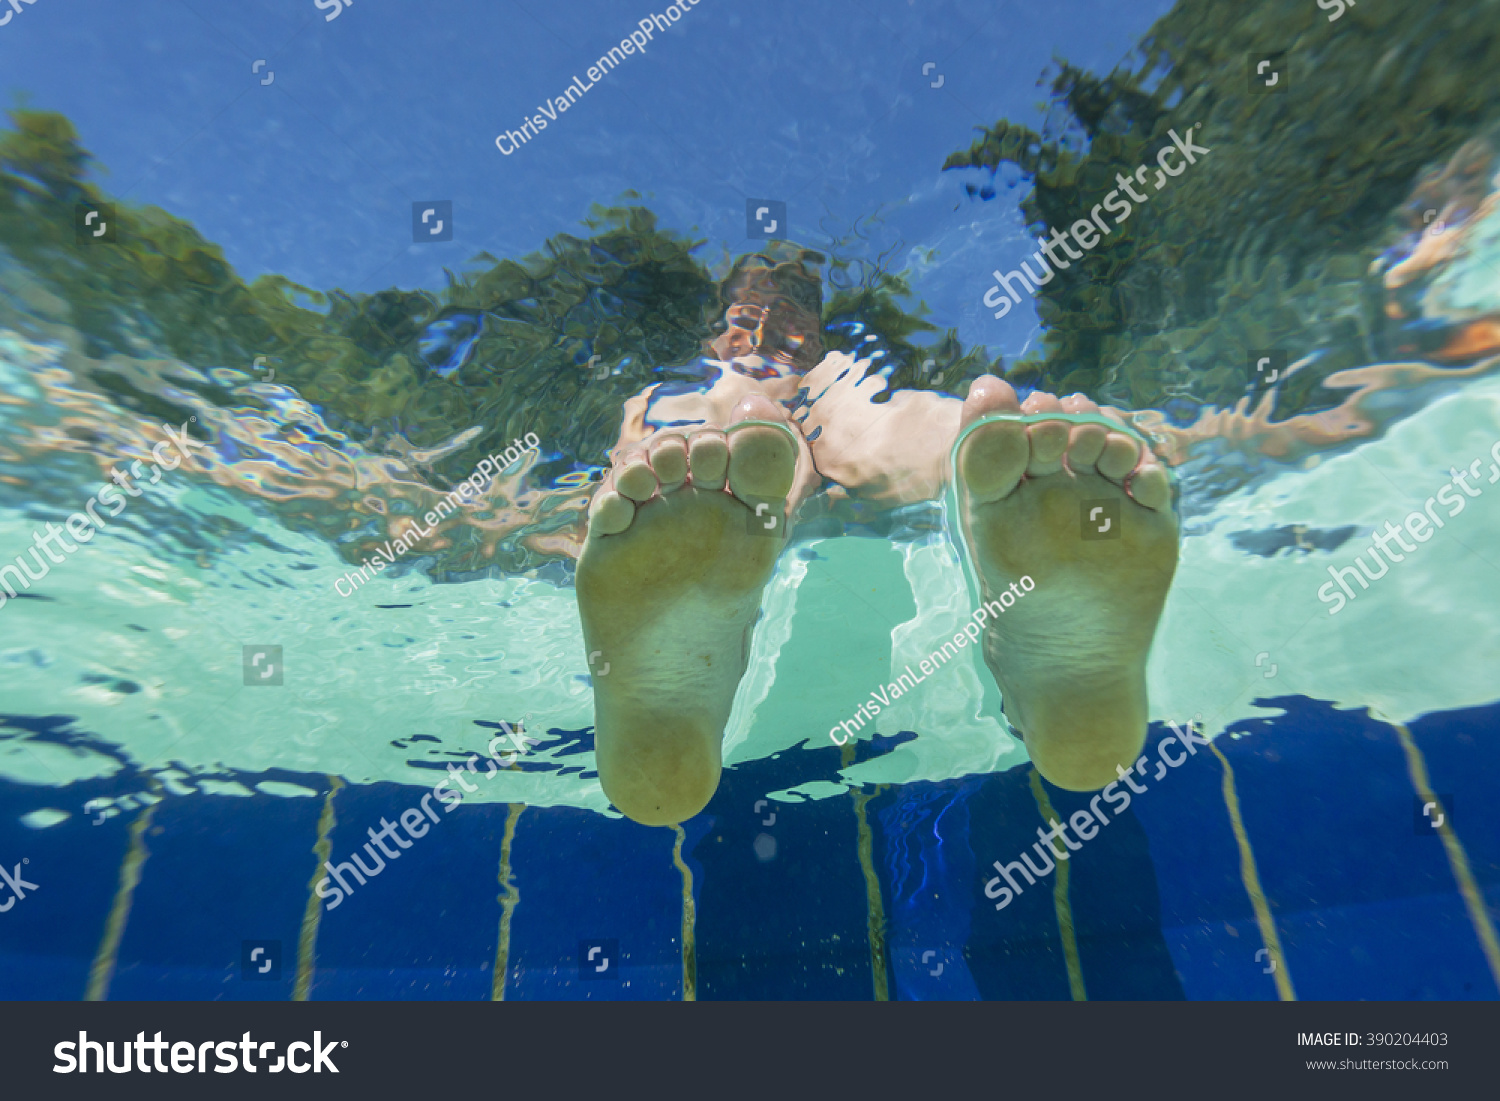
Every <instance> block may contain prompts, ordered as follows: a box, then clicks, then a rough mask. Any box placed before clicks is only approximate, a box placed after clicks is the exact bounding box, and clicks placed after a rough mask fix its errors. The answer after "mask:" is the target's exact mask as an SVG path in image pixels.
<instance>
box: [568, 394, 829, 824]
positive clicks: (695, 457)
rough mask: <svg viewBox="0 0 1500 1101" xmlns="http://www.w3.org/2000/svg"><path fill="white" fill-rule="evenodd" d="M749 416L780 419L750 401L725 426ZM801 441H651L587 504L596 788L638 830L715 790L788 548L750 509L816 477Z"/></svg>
mask: <svg viewBox="0 0 1500 1101" xmlns="http://www.w3.org/2000/svg"><path fill="white" fill-rule="evenodd" d="M743 420H764V421H772V422H777V423H785V420H786V416H785V413H784V412H783V410H782V409H781V407H780V406H779V405H778V404H777V403H775V402H773V401H770V400H769V399H767V398H765V397H762V396H759V395H756V396H752V397H749V398H746V399H744V400H743V401H741V402H740V403H739V404H738V405H737V406H736V407H735V410H734V414H733V416H732V417H731V426H732V425H733V424H737V423H739V422H740V421H743ZM793 431H794V432H795V430H793ZM796 439H797V442H796V444H794V443H793V442H792V440H791V439H788V438H787V435H786V433H784V432H781V431H778V430H777V429H774V428H765V427H759V426H750V427H748V428H742V429H739V430H737V431H734V432H732V433H729V434H726V433H724V432H722V431H719V430H718V429H716V428H703V429H693V430H690V431H687V432H683V433H666V432H664V433H659V434H658V435H656V436H655V437H653V438H652V439H650V440H647V441H644V442H643V443H642V444H641V445H640V446H639V447H637V448H634V449H630V450H627V451H626V452H625V453H624V454H621V455H619V456H617V458H616V461H615V465H614V469H613V470H612V471H611V472H610V475H609V477H608V478H606V479H605V481H604V483H603V485H602V486H601V487H600V489H599V492H598V493H597V494H596V495H595V497H594V500H593V503H592V505H591V506H590V513H589V529H588V536H587V539H586V540H585V543H584V548H583V554H582V556H581V557H580V559H579V561H578V575H577V589H578V609H579V615H580V617H581V619H582V621H583V636H584V642H585V645H586V646H587V647H588V652H589V653H590V654H591V655H592V654H594V653H595V652H596V651H597V652H598V659H597V661H596V662H591V665H590V672H591V673H592V675H593V677H594V747H595V759H596V761H597V763H598V769H599V782H600V784H601V785H602V786H603V788H604V793H605V794H606V795H607V796H609V799H610V801H611V802H612V803H614V805H615V806H616V807H618V808H619V809H620V810H621V811H622V812H623V813H624V814H625V815H626V816H627V817H629V818H632V819H634V820H635V821H637V822H641V823H643V824H645V825H671V824H673V823H676V822H681V821H684V820H685V819H688V818H691V817H692V816H693V815H695V814H697V813H698V812H699V811H700V810H702V809H703V808H704V806H706V805H707V804H708V801H709V799H710V798H711V797H712V796H713V793H714V790H715V789H716V788H717V787H718V784H719V770H720V766H721V764H722V758H721V741H722V738H723V734H724V724H725V723H726V722H727V721H728V719H729V712H730V709H731V707H732V706H733V704H734V695H735V690H736V689H737V688H738V686H739V682H740V678H741V676H743V674H744V672H745V665H746V662H747V661H748V659H749V653H750V637H751V632H752V629H753V628H754V625H755V619H756V616H757V614H758V613H759V611H760V597H761V591H762V589H763V588H764V587H765V584H766V581H767V580H768V579H769V578H770V576H771V571H772V569H773V568H774V566H775V564H776V559H777V557H778V556H779V554H780V553H781V548H782V546H783V544H784V542H785V526H786V525H785V524H783V525H782V526H781V528H780V529H779V530H777V531H776V533H775V534H774V535H766V534H762V533H761V532H760V531H759V530H756V531H752V530H751V529H750V521H752V520H753V519H754V517H755V516H756V513H755V512H754V504H750V505H747V504H746V503H745V502H746V501H747V500H749V501H752V502H757V501H758V502H761V503H764V502H765V501H767V500H775V501H782V502H786V510H787V512H788V513H790V511H791V509H792V508H793V507H795V505H796V503H797V500H796V494H792V493H791V491H792V490H793V487H794V484H798V485H800V484H801V482H800V480H799V479H798V478H797V472H798V468H799V458H800V459H801V460H802V463H803V464H805V465H807V466H808V467H809V468H810V459H809V458H808V457H807V456H806V450H807V445H806V443H805V442H803V441H802V439H801V437H800V435H799V436H797V437H796ZM789 494H790V499H789ZM762 512H763V513H765V514H766V515H769V513H766V512H765V510H764V509H762ZM606 663H607V672H606V671H604V670H605V669H606Z"/></svg>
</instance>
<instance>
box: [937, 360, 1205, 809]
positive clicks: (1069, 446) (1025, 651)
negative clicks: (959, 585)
mask: <svg viewBox="0 0 1500 1101" xmlns="http://www.w3.org/2000/svg"><path fill="white" fill-rule="evenodd" d="M1098 411H1099V408H1098V406H1096V405H1095V404H1094V403H1093V402H1091V401H1089V400H1088V399H1087V398H1084V397H1082V396H1081V395H1074V396H1073V397H1070V398H1065V399H1062V400H1061V401H1059V400H1058V399H1057V398H1055V397H1053V396H1052V395H1050V394H1040V393H1038V394H1032V395H1031V396H1029V397H1028V398H1027V399H1026V402H1025V403H1024V404H1022V403H1019V402H1017V400H1016V394H1015V391H1014V390H1013V389H1011V387H1010V386H1009V385H1008V384H1007V383H1005V382H1003V381H1001V380H1000V379H997V378H994V377H993V376H988V375H987V376H984V377H983V378H980V379H976V380H975V382H974V384H973V386H972V387H971V388H970V390H969V396H968V399H967V400H966V401H965V402H964V406H963V420H962V424H963V425H964V426H968V425H969V424H972V423H973V422H974V421H976V420H978V419H980V418H981V417H984V416H986V415H988V414H991V413H1018V412H1024V413H1049V412H1065V413H1094V412H1098ZM957 466H958V471H957V473H958V479H959V483H960V484H959V510H960V512H961V514H962V524H963V529H964V538H965V539H966V541H967V543H968V546H969V550H970V552H971V555H972V560H973V561H974V563H975V564H976V567H977V570H978V573H979V581H980V585H981V588H982V590H983V594H984V598H985V600H986V601H988V600H992V599H995V598H997V597H998V596H999V594H1000V593H1001V592H1005V591H1011V592H1014V590H1010V589H1009V586H1010V585H1011V584H1012V583H1014V582H1018V581H1019V580H1020V579H1021V577H1023V576H1027V575H1029V576H1030V577H1031V579H1032V581H1033V582H1034V583H1035V588H1034V589H1033V590H1032V591H1030V592H1028V593H1027V594H1026V595H1025V596H1024V597H1022V598H1019V599H1017V600H1016V601H1015V603H1014V604H1013V605H1012V606H1011V607H1010V608H1008V609H1007V610H1006V611H1005V612H1004V613H1003V614H1001V615H999V616H996V617H994V618H993V619H992V620H991V621H990V623H989V626H988V629H987V632H986V635H985V640H984V656H985V663H986V664H987V665H988V666H989V668H990V671H991V672H992V673H993V674H994V677H995V682H996V684H997V685H999V687H1000V691H1001V694H1002V696H1003V697H1004V700H1005V713H1006V716H1007V717H1008V718H1009V719H1010V721H1011V724H1012V725H1013V726H1014V727H1015V728H1016V729H1017V730H1018V731H1019V732H1020V733H1021V735H1022V736H1023V737H1024V739H1025V741H1026V749H1027V752H1028V753H1029V754H1030V756H1031V760H1032V763H1033V764H1035V765H1036V768H1037V771H1039V772H1040V773H1041V774H1042V775H1043V776H1044V777H1045V778H1046V779H1047V780H1049V781H1050V782H1052V783H1053V784H1056V785H1057V786H1058V787H1062V788H1067V789H1070V790H1073V791H1092V790H1095V789H1097V788H1100V787H1103V786H1105V785H1106V784H1108V783H1110V782H1112V781H1113V780H1115V779H1116V778H1117V775H1118V774H1117V773H1116V767H1117V766H1123V767H1125V768H1129V767H1130V765H1131V762H1133V761H1134V760H1135V759H1136V757H1137V755H1138V754H1139V753H1140V750H1141V746H1142V745H1143V744H1144V742H1145V739H1146V724H1147V720H1148V715H1149V710H1148V704H1147V698H1146V657H1147V654H1148V653H1149V651H1150V648H1151V640H1152V636H1153V635H1154V634H1155V631H1156V624H1157V621H1158V620H1159V619H1160V618H1161V610H1162V606H1163V605H1164V603H1165V602H1166V596H1167V590H1168V589H1169V588H1170V587H1171V584H1172V574H1173V572H1174V571H1175V569H1176V566H1177V518H1176V516H1175V515H1174V513H1173V511H1172V508H1171V505H1172V489H1171V483H1170V482H1169V480H1168V478H1167V474H1166V470H1165V469H1164V468H1163V467H1162V465H1161V464H1160V463H1159V462H1158V461H1157V460H1156V459H1155V457H1154V456H1152V455H1151V453H1150V452H1149V450H1148V449H1146V448H1145V447H1144V446H1143V445H1142V444H1141V443H1140V442H1139V441H1138V440H1136V439H1135V438H1134V437H1133V436H1130V435H1128V434H1127V433H1125V432H1115V431H1111V430H1110V429H1107V428H1105V427H1103V426H1102V425H1097V424H1083V425H1070V424H1068V423H1067V422H1065V421H1042V422H1039V423H1036V424H1032V425H1024V424H1019V423H1017V422H1014V421H1011V422H1005V421H999V422H995V423H993V424H988V425H984V426H982V427H980V428H978V429H976V430H975V431H974V432H973V434H971V435H970V436H969V438H968V439H967V440H965V441H964V444H963V447H962V448H961V449H960V451H959V455H958V463H957ZM1111 499H1117V500H1119V501H1120V506H1121V513H1122V514H1121V518H1120V519H1121V523H1120V537H1119V538H1118V539H1105V540H1092V541H1090V540H1085V539H1084V538H1083V536H1082V524H1081V515H1080V507H1079V506H1080V503H1081V502H1084V501H1092V500H1111Z"/></svg>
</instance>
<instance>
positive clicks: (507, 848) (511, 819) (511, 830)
mask: <svg viewBox="0 0 1500 1101" xmlns="http://www.w3.org/2000/svg"><path fill="white" fill-rule="evenodd" d="M506 808H507V810H506V815H505V833H504V835H503V836H502V837H501V839H500V872H499V876H498V878H499V880H500V886H501V887H503V888H505V893H504V894H501V895H496V896H495V900H496V901H497V902H499V903H500V935H499V938H498V939H497V940H496V942H495V971H494V974H493V975H492V976H491V986H490V1001H492V1002H503V1001H505V980H506V977H507V975H508V974H509V971H510V927H511V922H512V921H513V920H514V917H515V912H516V907H517V906H519V905H520V904H521V890H520V888H519V887H517V886H516V883H515V879H516V873H515V869H514V868H513V867H512V865H511V849H512V847H513V846H514V844H515V840H516V823H517V822H519V821H520V820H521V812H522V811H524V810H525V809H526V804H525V803H507V804H506Z"/></svg>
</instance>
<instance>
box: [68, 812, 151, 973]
mask: <svg viewBox="0 0 1500 1101" xmlns="http://www.w3.org/2000/svg"><path fill="white" fill-rule="evenodd" d="M157 806H158V804H156V803H152V804H151V805H150V806H148V807H146V809H145V810H143V811H141V813H140V814H139V815H137V816H136V819H135V821H134V822H132V823H131V824H130V847H129V848H128V849H126V851H125V859H124V860H123V861H122V862H121V864H120V886H119V889H118V890H116V891H115V901H114V905H113V906H111V907H110V911H109V920H108V921H106V922H105V924H104V938H103V939H102V940H100V942H99V951H98V952H97V953H95V955H94V963H93V966H92V967H90V968H89V985H88V990H87V991H85V993H84V995H83V1000H84V1001H86V1002H103V1001H108V1000H109V984H110V981H111V980H112V979H113V978H114V974H115V964H116V963H117V962H118V959H119V955H120V941H121V940H122V939H124V936H125V926H126V924H127V923H128V922H129V921H130V904H131V902H132V901H133V900H134V898H135V889H136V887H137V885H139V884H140V882H141V868H142V867H143V866H144V865H145V863H146V859H147V858H148V857H149V856H150V855H151V851H150V850H149V849H147V848H146V831H147V830H148V829H150V828H151V821H152V819H153V818H154V817H155V816H156V808H157Z"/></svg>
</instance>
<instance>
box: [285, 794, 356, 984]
mask: <svg viewBox="0 0 1500 1101" xmlns="http://www.w3.org/2000/svg"><path fill="white" fill-rule="evenodd" d="M343 786H344V781H343V779H342V777H339V776H333V775H329V777H328V794H327V795H325V796H323V811H322V813H321V814H319V815H318V840H317V841H316V842H315V843H314V844H313V848H312V852H313V855H314V856H316V857H317V858H318V862H317V864H315V865H314V866H313V874H312V878H311V879H309V880H308V881H307V906H306V907H305V908H304V909H303V911H302V931H301V933H300V934H299V935H298V937H297V981H296V984H295V985H294V986H293V987H292V1001H294V1002H305V1001H307V1000H308V998H309V997H310V996H311V995H312V984H313V972H314V970H315V969H316V967H317V960H318V927H319V925H320V924H321V922H322V919H323V907H322V906H320V905H319V904H318V896H317V895H316V894H315V893H314V892H315V891H316V889H317V885H318V884H319V883H320V882H321V881H322V880H323V879H324V878H325V877H324V874H323V865H324V864H325V863H327V862H328V861H329V860H330V859H332V857H333V828H334V827H335V826H337V825H338V817H337V816H336V815H335V814H334V812H333V800H334V797H335V796H337V795H338V793H339V791H340V790H341V789H342V788H343Z"/></svg>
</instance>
